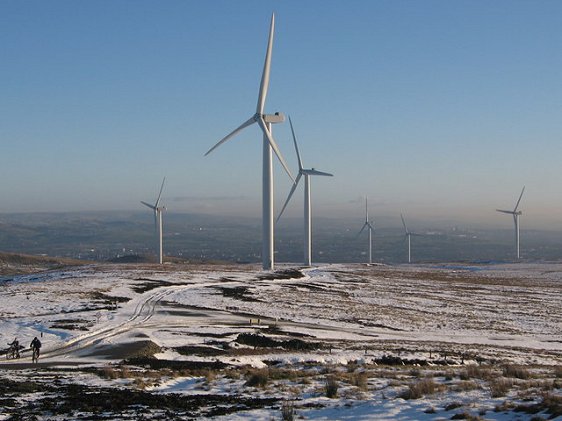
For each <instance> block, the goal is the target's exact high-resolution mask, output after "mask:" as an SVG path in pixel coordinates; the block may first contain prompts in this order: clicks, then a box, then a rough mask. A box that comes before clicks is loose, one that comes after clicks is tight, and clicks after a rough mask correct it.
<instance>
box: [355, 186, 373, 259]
mask: <svg viewBox="0 0 562 421" xmlns="http://www.w3.org/2000/svg"><path fill="white" fill-rule="evenodd" d="M365 228H367V229H368V230H369V264H370V263H373V231H374V230H375V227H374V226H373V225H372V224H371V222H370V221H369V208H368V206H367V196H365V223H364V224H363V227H361V231H359V234H357V237H359V236H360V235H361V233H362V232H363V230H364V229H365Z"/></svg>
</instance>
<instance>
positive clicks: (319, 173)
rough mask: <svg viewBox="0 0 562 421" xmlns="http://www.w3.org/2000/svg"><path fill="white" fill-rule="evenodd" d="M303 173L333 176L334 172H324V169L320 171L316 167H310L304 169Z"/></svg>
mask: <svg viewBox="0 0 562 421" xmlns="http://www.w3.org/2000/svg"><path fill="white" fill-rule="evenodd" d="M302 173H303V174H308V175H323V176H326V177H333V174H330V173H328V172H322V171H318V170H315V169H310V170H302Z"/></svg>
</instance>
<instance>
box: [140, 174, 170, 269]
mask: <svg viewBox="0 0 562 421" xmlns="http://www.w3.org/2000/svg"><path fill="white" fill-rule="evenodd" d="M165 181H166V177H164V179H163V180H162V185H161V186H160V193H158V199H156V203H155V204H154V205H151V204H150V203H146V202H143V201H142V200H141V203H142V204H143V205H145V206H148V207H149V208H150V209H152V210H153V211H154V225H155V228H156V229H157V236H158V263H160V264H162V261H163V259H162V212H163V211H165V210H166V208H165V207H164V206H160V197H161V196H162V190H163V189H164V182H165Z"/></svg>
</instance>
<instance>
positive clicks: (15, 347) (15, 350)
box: [8, 338, 20, 358]
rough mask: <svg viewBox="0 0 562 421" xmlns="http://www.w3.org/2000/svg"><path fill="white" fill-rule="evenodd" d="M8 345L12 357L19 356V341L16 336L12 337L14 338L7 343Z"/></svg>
mask: <svg viewBox="0 0 562 421" xmlns="http://www.w3.org/2000/svg"><path fill="white" fill-rule="evenodd" d="M8 345H9V346H10V351H9V352H11V353H12V358H19V357H20V342H19V341H18V338H14V340H13V341H12V343H11V344H8Z"/></svg>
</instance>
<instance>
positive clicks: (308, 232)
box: [277, 117, 332, 266]
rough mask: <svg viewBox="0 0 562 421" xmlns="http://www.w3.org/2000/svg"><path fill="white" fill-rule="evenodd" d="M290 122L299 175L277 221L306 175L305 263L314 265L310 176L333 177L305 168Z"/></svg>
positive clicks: (290, 122)
mask: <svg viewBox="0 0 562 421" xmlns="http://www.w3.org/2000/svg"><path fill="white" fill-rule="evenodd" d="M289 124H290V125H291V133H292V134H293V142H294V143H295V150H296V151H297V159H298V161H299V175H297V179H296V180H295V183H294V184H293V187H292V188H291V192H290V193H289V196H288V197H287V200H286V201H285V204H284V205H283V209H281V212H280V213H279V216H278V217H277V221H279V218H281V215H283V212H284V211H285V208H286V207H287V205H288V204H289V200H291V197H293V193H294V192H295V190H296V189H297V187H298V185H299V181H300V180H301V177H302V176H304V264H305V265H307V266H312V260H311V259H312V258H311V250H312V228H311V202H310V176H311V175H322V176H327V177H332V174H329V173H327V172H322V171H317V170H315V169H314V168H310V169H305V168H304V167H303V166H302V160H301V155H300V153H299V147H298V145H297V137H296V136H295V130H294V128H293V122H292V121H291V117H289Z"/></svg>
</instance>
